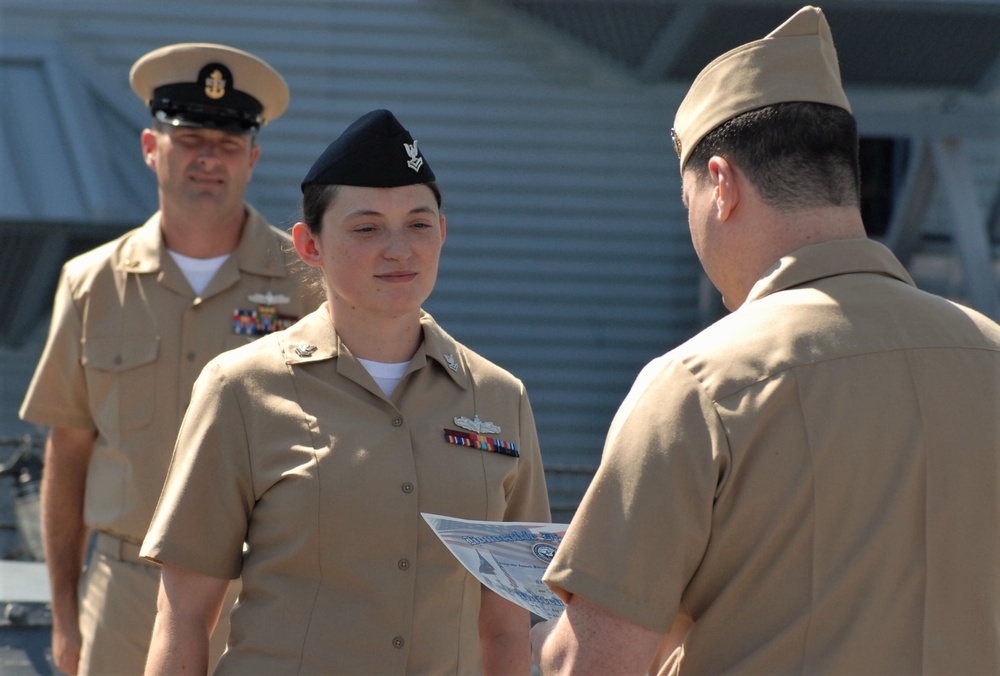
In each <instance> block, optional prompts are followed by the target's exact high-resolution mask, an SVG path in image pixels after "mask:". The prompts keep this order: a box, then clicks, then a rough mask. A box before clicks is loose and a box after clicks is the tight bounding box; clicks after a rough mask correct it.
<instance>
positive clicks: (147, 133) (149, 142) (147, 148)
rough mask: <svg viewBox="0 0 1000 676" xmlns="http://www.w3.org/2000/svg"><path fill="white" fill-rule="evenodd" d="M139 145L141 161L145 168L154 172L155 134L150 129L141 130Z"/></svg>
mask: <svg viewBox="0 0 1000 676" xmlns="http://www.w3.org/2000/svg"><path fill="white" fill-rule="evenodd" d="M139 143H140V144H141V145H142V160H143V161H144V162H145V163H146V166H147V167H149V168H150V169H152V170H153V171H156V132H154V131H153V130H152V129H143V130H142V136H140V137H139Z"/></svg>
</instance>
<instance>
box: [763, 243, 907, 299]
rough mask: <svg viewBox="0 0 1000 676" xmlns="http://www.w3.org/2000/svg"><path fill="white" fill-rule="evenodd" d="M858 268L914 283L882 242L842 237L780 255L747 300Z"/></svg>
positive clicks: (857, 269)
mask: <svg viewBox="0 0 1000 676" xmlns="http://www.w3.org/2000/svg"><path fill="white" fill-rule="evenodd" d="M858 272H868V273H872V274H878V275H886V276H888V277H895V278H896V279H898V280H900V281H901V282H904V283H905V284H909V285H910V286H916V284H914V282H913V279H912V278H911V277H910V274H909V273H908V272H907V271H906V268H904V267H903V264H902V263H900V262H899V260H898V259H897V258H896V256H895V255H893V253H892V251H890V250H889V249H888V248H887V247H886V246H885V245H883V244H880V243H878V242H876V241H874V240H870V239H841V240H832V241H828V242H822V243H820V244H812V245H810V246H805V247H802V248H801V249H797V250H796V251H793V252H791V253H790V254H788V255H786V256H782V257H781V259H780V260H778V262H777V263H775V264H774V265H772V266H771V267H770V268H769V269H768V270H767V272H765V273H764V275H763V276H762V277H761V278H760V279H759V280H757V283H756V284H754V285H753V288H751V289H750V293H749V294H748V295H747V299H746V302H747V303H749V302H751V301H754V300H757V299H759V298H763V297H764V296H768V295H770V294H772V293H775V292H777V291H783V290H785V289H790V288H792V287H795V286H800V285H802V284H807V283H809V282H813V281H816V280H819V279H823V278H825V277H834V276H836V275H844V274H850V273H858Z"/></svg>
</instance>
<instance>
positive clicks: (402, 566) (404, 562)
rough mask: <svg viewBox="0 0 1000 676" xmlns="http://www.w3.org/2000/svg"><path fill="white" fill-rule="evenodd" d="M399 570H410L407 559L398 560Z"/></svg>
mask: <svg viewBox="0 0 1000 676" xmlns="http://www.w3.org/2000/svg"><path fill="white" fill-rule="evenodd" d="M399 569H400V570H409V569H410V560H409V559H400V560H399Z"/></svg>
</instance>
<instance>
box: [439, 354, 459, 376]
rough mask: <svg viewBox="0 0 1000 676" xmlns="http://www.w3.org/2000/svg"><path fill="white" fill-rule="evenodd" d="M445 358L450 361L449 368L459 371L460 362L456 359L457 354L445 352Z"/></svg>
mask: <svg viewBox="0 0 1000 676" xmlns="http://www.w3.org/2000/svg"><path fill="white" fill-rule="evenodd" d="M441 356H442V357H444V360H445V361H446V362H448V368H450V369H451V370H452V371H454V372H455V373H458V363H457V362H456V361H455V355H451V354H443V355H441Z"/></svg>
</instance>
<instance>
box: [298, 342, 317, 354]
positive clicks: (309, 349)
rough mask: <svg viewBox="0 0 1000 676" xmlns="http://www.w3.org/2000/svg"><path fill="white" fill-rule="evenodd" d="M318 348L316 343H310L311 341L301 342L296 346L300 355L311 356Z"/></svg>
mask: <svg viewBox="0 0 1000 676" xmlns="http://www.w3.org/2000/svg"><path fill="white" fill-rule="evenodd" d="M317 349H318V348H317V347H316V346H315V345H310V344H309V343H299V344H298V345H296V346H295V354H297V355H299V356H300V357H311V356H312V355H313V352H315V351H316V350H317Z"/></svg>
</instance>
